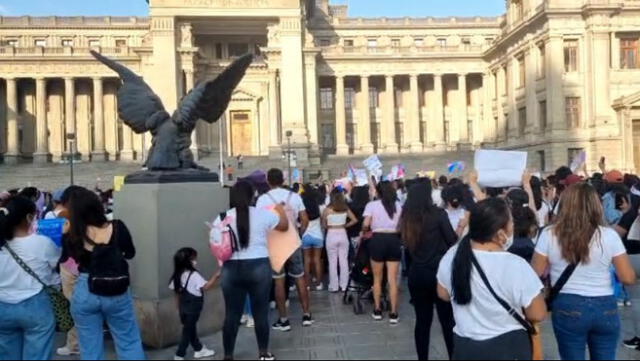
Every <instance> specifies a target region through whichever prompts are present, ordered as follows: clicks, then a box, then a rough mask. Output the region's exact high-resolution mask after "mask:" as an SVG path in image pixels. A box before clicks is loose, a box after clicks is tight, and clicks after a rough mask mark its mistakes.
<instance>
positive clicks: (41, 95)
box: [33, 78, 49, 163]
mask: <svg viewBox="0 0 640 361" xmlns="http://www.w3.org/2000/svg"><path fill="white" fill-rule="evenodd" d="M48 133H49V131H48V129H47V80H46V79H45V78H36V152H35V153H34V154H33V160H34V162H35V163H47V162H49V134H48Z"/></svg>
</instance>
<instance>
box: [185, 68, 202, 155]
mask: <svg viewBox="0 0 640 361" xmlns="http://www.w3.org/2000/svg"><path fill="white" fill-rule="evenodd" d="M184 75H185V79H186V83H185V84H184V88H185V89H184V92H185V94H187V93H189V91H191V89H193V86H194V84H195V75H194V74H193V70H185V71H184ZM199 122H200V120H198V121H197V123H196V127H195V128H194V129H193V133H191V146H190V148H189V149H191V153H193V159H195V160H198V159H200V150H199V149H200V147H199V145H198V132H199V129H198V128H199V127H198V123H199Z"/></svg>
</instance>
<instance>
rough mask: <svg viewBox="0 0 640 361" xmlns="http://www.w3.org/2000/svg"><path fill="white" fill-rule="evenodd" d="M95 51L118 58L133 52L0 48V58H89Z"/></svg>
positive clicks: (131, 54) (120, 48)
mask: <svg viewBox="0 0 640 361" xmlns="http://www.w3.org/2000/svg"><path fill="white" fill-rule="evenodd" d="M90 50H95V51H97V52H99V53H101V54H106V55H118V56H134V55H135V52H134V51H133V50H132V49H131V48H129V47H95V48H82V47H70V46H66V47H43V46H36V47H26V48H23V47H13V46H4V47H0V56H46V55H64V56H89V51H90Z"/></svg>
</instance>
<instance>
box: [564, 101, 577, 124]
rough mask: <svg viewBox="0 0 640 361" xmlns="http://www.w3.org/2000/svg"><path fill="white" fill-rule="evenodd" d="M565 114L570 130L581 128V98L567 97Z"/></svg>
mask: <svg viewBox="0 0 640 361" xmlns="http://www.w3.org/2000/svg"><path fill="white" fill-rule="evenodd" d="M565 113H566V119H567V126H568V127H569V128H579V127H580V125H581V119H580V98H578V97H567V98H566V100H565Z"/></svg>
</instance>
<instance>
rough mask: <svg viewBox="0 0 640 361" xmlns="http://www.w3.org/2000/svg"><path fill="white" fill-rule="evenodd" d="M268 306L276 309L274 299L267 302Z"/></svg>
mask: <svg viewBox="0 0 640 361" xmlns="http://www.w3.org/2000/svg"><path fill="white" fill-rule="evenodd" d="M269 308H270V309H272V310H275V309H276V301H271V302H269Z"/></svg>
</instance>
